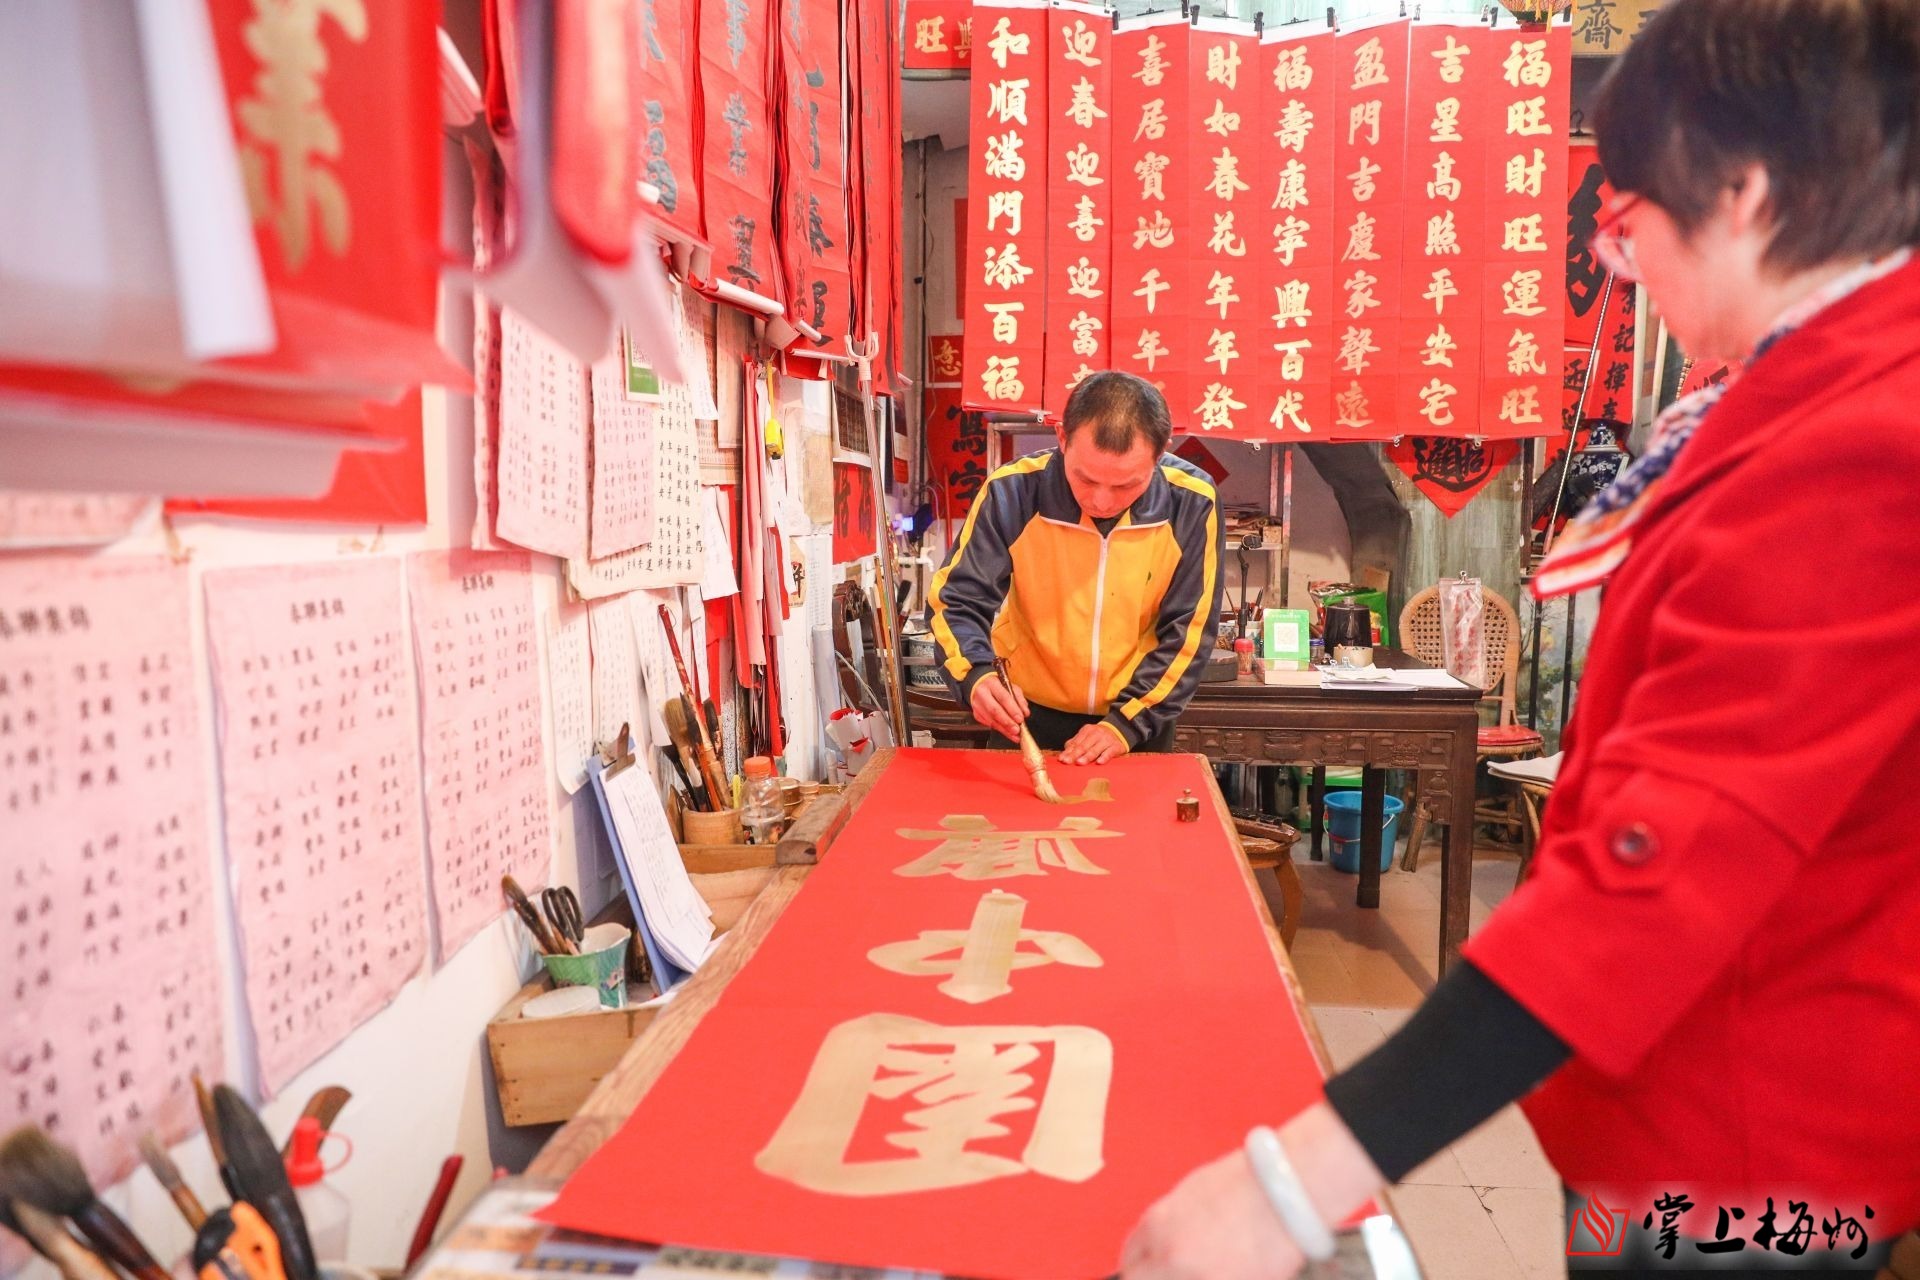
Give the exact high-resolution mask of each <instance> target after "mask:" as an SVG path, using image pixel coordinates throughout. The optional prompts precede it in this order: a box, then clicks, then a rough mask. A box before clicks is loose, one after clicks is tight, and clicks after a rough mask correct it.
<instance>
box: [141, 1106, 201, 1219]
mask: <svg viewBox="0 0 1920 1280" xmlns="http://www.w3.org/2000/svg"><path fill="white" fill-rule="evenodd" d="M140 1158H141V1159H142V1160H145V1161H146V1162H147V1168H149V1169H151V1170H152V1171H153V1176H154V1178H155V1179H157V1180H158V1181H159V1183H160V1186H161V1187H162V1188H163V1189H164V1190H165V1191H166V1193H167V1197H168V1199H170V1200H172V1201H173V1204H174V1207H175V1208H177V1209H179V1210H180V1216H181V1217H183V1218H185V1219H186V1220H187V1225H188V1226H190V1227H192V1228H193V1229H194V1230H195V1231H198V1230H199V1229H200V1224H201V1223H203V1222H205V1221H206V1220H207V1210H206V1206H205V1205H203V1204H201V1203H200V1197H199V1196H196V1195H195V1194H193V1188H192V1187H190V1186H188V1185H187V1180H186V1179H185V1178H183V1177H181V1176H180V1166H179V1165H177V1164H175V1163H174V1162H173V1157H172V1156H170V1155H168V1154H167V1149H166V1148H165V1147H164V1146H162V1145H161V1144H160V1136H159V1135H158V1134H156V1133H153V1132H152V1131H148V1132H146V1133H143V1134H141V1135H140Z"/></svg>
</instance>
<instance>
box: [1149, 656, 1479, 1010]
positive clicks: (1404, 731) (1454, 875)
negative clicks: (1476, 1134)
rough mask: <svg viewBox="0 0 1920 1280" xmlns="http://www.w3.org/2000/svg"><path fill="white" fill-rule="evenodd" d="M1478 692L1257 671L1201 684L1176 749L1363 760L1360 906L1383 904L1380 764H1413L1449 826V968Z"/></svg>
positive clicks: (1463, 872) (1230, 758) (1318, 761)
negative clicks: (1314, 680) (1387, 688)
mask: <svg viewBox="0 0 1920 1280" xmlns="http://www.w3.org/2000/svg"><path fill="white" fill-rule="evenodd" d="M1374 662H1375V664H1376V665H1378V666H1381V667H1392V668H1395V669H1409V668H1420V667H1424V666H1426V664H1425V663H1423V662H1421V661H1420V660H1418V659H1417V658H1413V657H1411V656H1409V655H1407V654H1404V653H1401V652H1399V651H1398V650H1394V649H1380V650H1376V651H1375V657H1374ZM1479 699H1480V691H1479V690H1477V689H1472V688H1468V687H1467V686H1465V685H1462V686H1460V687H1458V688H1455V689H1417V690H1415V691H1413V692H1410V693H1386V692H1371V691H1367V692H1361V691H1356V692H1351V693H1348V692H1330V691H1328V690H1324V689H1320V688H1318V687H1317V686H1312V685H1308V686H1292V685H1270V684H1263V683H1261V682H1260V681H1259V680H1258V679H1252V680H1236V681H1232V682H1230V683H1229V682H1221V683H1217V684H1203V685H1201V686H1200V688H1199V690H1198V692H1196V693H1195V694H1194V695H1193V701H1192V702H1190V703H1188V704H1187V709H1186V711H1185V712H1184V713H1183V714H1182V715H1181V717H1180V724H1179V727H1178V728H1177V729H1176V730H1175V733H1174V749H1175V750H1177V751H1197V752H1200V753H1201V754H1203V755H1205V756H1207V757H1208V758H1209V759H1211V760H1212V761H1213V762H1214V763H1215V764H1292V765H1320V766H1352V765H1359V766H1361V768H1362V770H1363V772H1362V773H1361V788H1360V803H1361V811H1360V832H1361V837H1360V838H1361V843H1360V885H1359V891H1358V895H1357V900H1358V902H1359V904H1360V905H1361V906H1363V907H1377V906H1379V905H1380V827H1381V824H1382V822H1383V819H1384V814H1383V810H1384V808H1385V794H1386V790H1385V789H1386V777H1385V774H1384V773H1383V772H1382V771H1383V770H1386V769H1416V770H1419V771H1420V772H1421V774H1423V775H1424V776H1423V777H1422V779H1421V785H1422V791H1423V795H1422V803H1423V805H1424V807H1425V808H1426V810H1427V812H1428V814H1429V815H1430V817H1431V819H1432V820H1433V821H1435V822H1444V823H1445V824H1446V831H1447V834H1446V852H1445V854H1444V855H1443V860H1442V862H1441V864H1440V900H1441V907H1440V972H1442V973H1445V972H1446V971H1447V969H1448V968H1449V967H1450V966H1451V965H1452V964H1453V962H1454V961H1455V960H1456V959H1458V958H1459V955H1460V946H1461V944H1462V943H1464V942H1465V941H1466V940H1467V907H1468V903H1469V901H1470V900H1471V890H1472V879H1473V773H1474V765H1475V754H1474V746H1475V743H1476V741H1477V739H1478V737H1479V732H1480V720H1479V716H1478V714H1477V713H1476V711H1475V706H1476V704H1477V703H1478V702H1479Z"/></svg>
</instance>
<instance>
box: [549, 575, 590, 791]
mask: <svg viewBox="0 0 1920 1280" xmlns="http://www.w3.org/2000/svg"><path fill="white" fill-rule="evenodd" d="M592 655H593V649H592V645H591V643H590V642H589V640H588V638H587V606H585V605H583V604H567V603H565V602H562V603H561V605H560V607H559V608H558V609H557V610H555V611H554V615H553V617H552V618H551V619H549V620H548V623H547V710H548V713H549V716H550V718H551V720H552V729H553V767H554V771H555V772H556V773H558V774H559V775H560V785H561V786H563V787H565V788H566V789H567V794H568V795H572V794H573V793H574V792H576V791H578V790H580V788H581V787H584V786H586V785H587V760H588V758H589V757H590V756H592V755H593V747H594V741H593V656H592Z"/></svg>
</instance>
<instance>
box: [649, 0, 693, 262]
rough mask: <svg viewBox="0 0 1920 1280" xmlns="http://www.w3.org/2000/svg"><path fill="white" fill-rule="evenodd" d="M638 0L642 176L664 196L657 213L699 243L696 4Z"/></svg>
mask: <svg viewBox="0 0 1920 1280" xmlns="http://www.w3.org/2000/svg"><path fill="white" fill-rule="evenodd" d="M696 3H697V0H639V22H640V30H639V41H638V43H637V44H636V45H635V48H636V49H637V50H638V55H637V58H636V61H635V71H636V73H637V76H638V84H637V88H636V90H635V92H636V94H637V95H638V99H639V104H640V132H639V139H640V176H641V177H642V178H643V179H645V180H646V181H647V182H649V183H651V184H653V186H654V188H655V189H656V190H658V191H659V192H660V203H659V205H657V206H655V207H654V210H653V214H654V216H655V217H656V218H658V219H659V220H660V221H661V222H663V223H665V224H666V226H667V227H669V228H671V229H672V231H673V233H674V234H675V235H676V236H677V237H678V238H680V239H686V240H694V241H698V240H700V239H701V225H700V184H699V183H698V182H696V181H695V180H694V164H693V157H694V140H693V116H694V106H693V80H692V76H691V74H690V73H689V71H688V68H689V67H691V66H692V65H693V14H692V9H693V6H694V5H695V4H696Z"/></svg>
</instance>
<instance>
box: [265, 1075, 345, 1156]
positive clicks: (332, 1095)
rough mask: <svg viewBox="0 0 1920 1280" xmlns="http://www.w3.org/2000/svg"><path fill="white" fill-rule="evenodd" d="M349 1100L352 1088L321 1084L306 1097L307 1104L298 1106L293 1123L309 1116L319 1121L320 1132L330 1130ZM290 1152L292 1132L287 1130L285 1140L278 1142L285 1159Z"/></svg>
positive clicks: (291, 1152) (291, 1150) (281, 1154)
mask: <svg viewBox="0 0 1920 1280" xmlns="http://www.w3.org/2000/svg"><path fill="white" fill-rule="evenodd" d="M351 1101H353V1091H352V1090H350V1089H347V1088H345V1087H343V1086H341V1085H337V1084H329V1085H323V1086H321V1087H320V1088H318V1089H315V1090H314V1091H313V1096H312V1097H310V1098H308V1099H307V1105H306V1106H304V1107H302V1108H300V1114H299V1115H298V1116H297V1117H295V1119H294V1124H295V1125H298V1124H299V1123H300V1121H302V1120H305V1119H306V1118H307V1117H309V1116H311V1117H313V1119H314V1120H316V1121H318V1122H319V1125H320V1130H321V1132H322V1133H326V1132H330V1131H331V1130H332V1129H333V1122H334V1121H335V1120H336V1119H337V1118H339V1115H340V1112H341V1111H342V1110H344V1109H345V1107H346V1105H347V1104H348V1103H349V1102H351ZM292 1154H293V1134H292V1133H291V1132H289V1133H288V1134H287V1140H286V1141H285V1142H283V1143H281V1144H280V1156H281V1158H282V1159H285V1158H286V1157H288V1156H291V1155H292Z"/></svg>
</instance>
